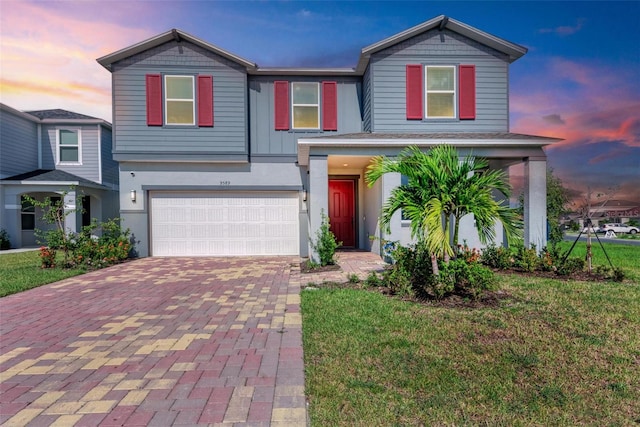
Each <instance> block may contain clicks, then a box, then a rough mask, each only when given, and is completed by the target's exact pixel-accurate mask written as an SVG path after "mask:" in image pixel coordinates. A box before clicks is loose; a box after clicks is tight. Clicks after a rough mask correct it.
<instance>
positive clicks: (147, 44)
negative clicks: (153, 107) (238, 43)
mask: <svg viewBox="0 0 640 427" xmlns="http://www.w3.org/2000/svg"><path fill="white" fill-rule="evenodd" d="M171 40H175V41H181V40H186V41H188V42H190V43H193V44H195V45H197V46H200V47H201V48H203V49H205V50H208V51H210V52H213V53H215V54H217V55H220V56H222V57H224V58H227V59H228V60H230V61H233V62H235V63H237V64H240V65H242V66H243V67H245V68H246V69H247V71H249V70H254V69H256V68H257V67H258V66H257V65H256V64H254V63H253V62H251V61H248V60H246V59H244V58H241V57H239V56H238V55H234V54H233V53H231V52H227V51H226V50H224V49H221V48H219V47H217V46H214V45H212V44H211V43H207V42H205V41H203V40H200V39H199V38H197V37H194V36H192V35H191V34H188V33H185V32H184V31H182V30H178V29H175V28H174V29H171V30H169V31H167V32H164V33H162V34H159V35H157V36H155V37H152V38H150V39H147V40H144V41H142V42H140V43H138V44H134V45H133V46H129V47H126V48H124V49H121V50H119V51H117V52H114V53H111V54H109V55H105V56H103V57H101V58H98V59H97V61H98V63H99V64H100V65H102V66H103V67H104V68H106V69H107V70H109V71H111V64H113V63H114V62H118V61H121V60H123V59H125V58H128V57H130V56H133V55H136V54H138V53H141V52H144V51H146V50H149V49H152V48H154V47H157V46H160V45H163V44H165V43H167V42H170V41H171Z"/></svg>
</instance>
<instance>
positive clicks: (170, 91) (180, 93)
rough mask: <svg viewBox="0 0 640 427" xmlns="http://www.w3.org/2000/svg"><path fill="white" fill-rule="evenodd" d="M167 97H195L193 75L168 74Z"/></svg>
mask: <svg viewBox="0 0 640 427" xmlns="http://www.w3.org/2000/svg"><path fill="white" fill-rule="evenodd" d="M165 81H166V86H167V87H166V97H167V98H169V99H193V77H176V76H167V78H166V80H165Z"/></svg>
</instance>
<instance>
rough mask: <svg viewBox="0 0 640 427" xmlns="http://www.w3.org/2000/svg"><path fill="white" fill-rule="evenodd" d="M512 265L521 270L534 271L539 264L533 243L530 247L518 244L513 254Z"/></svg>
mask: <svg viewBox="0 0 640 427" xmlns="http://www.w3.org/2000/svg"><path fill="white" fill-rule="evenodd" d="M513 264H514V266H515V267H516V268H519V269H520V270H522V271H526V272H528V273H532V272H534V271H536V269H537V268H538V266H539V259H538V253H537V252H536V247H535V245H532V246H531V248H525V247H524V246H518V248H517V249H516V253H515V256H514V263H513Z"/></svg>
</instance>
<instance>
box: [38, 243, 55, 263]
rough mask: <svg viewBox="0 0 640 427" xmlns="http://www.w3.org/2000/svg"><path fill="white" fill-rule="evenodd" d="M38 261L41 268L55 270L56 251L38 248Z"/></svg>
mask: <svg viewBox="0 0 640 427" xmlns="http://www.w3.org/2000/svg"><path fill="white" fill-rule="evenodd" d="M39 255H40V260H41V261H42V268H55V267H56V250H55V249H52V248H49V247H46V246H42V247H41V248H40V254H39Z"/></svg>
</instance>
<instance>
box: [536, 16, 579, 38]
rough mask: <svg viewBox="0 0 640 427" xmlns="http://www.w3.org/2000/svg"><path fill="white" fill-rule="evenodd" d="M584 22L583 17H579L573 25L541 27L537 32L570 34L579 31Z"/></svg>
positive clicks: (560, 34)
mask: <svg viewBox="0 0 640 427" xmlns="http://www.w3.org/2000/svg"><path fill="white" fill-rule="evenodd" d="M584 23H585V19H584V18H580V19H578V21H577V22H576V24H575V25H561V26H559V27H555V28H541V29H540V30H538V32H539V33H543V34H546V33H554V34H557V35H559V36H570V35H572V34H575V33H577V32H578V31H580V30H581V29H582V27H583V26H584Z"/></svg>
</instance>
